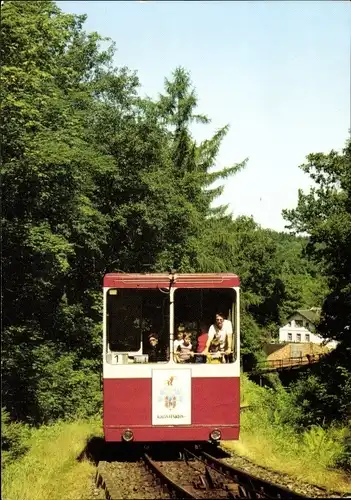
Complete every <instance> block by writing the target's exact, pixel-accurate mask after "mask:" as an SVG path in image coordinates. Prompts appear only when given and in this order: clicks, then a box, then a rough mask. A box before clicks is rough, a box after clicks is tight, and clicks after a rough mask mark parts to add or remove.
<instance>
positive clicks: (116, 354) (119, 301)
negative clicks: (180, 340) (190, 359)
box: [106, 289, 169, 364]
mask: <svg viewBox="0 0 351 500" xmlns="http://www.w3.org/2000/svg"><path fill="white" fill-rule="evenodd" d="M106 299H107V300H106V306H107V308H106V331H107V362H109V363H112V364H127V363H162V362H166V361H168V360H169V296H168V295H167V294H164V293H162V292H161V291H159V290H143V289H141V290H140V289H118V290H117V289H110V290H108V292H107V297H106Z"/></svg>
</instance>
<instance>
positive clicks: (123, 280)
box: [104, 273, 240, 288]
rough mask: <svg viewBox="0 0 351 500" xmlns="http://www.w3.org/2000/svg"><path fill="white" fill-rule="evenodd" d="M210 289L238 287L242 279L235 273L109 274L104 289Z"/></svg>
mask: <svg viewBox="0 0 351 500" xmlns="http://www.w3.org/2000/svg"><path fill="white" fill-rule="evenodd" d="M172 276H173V278H174V281H173V282H172V286H173V287H180V288H197V287H203V288H210V287H218V288H222V287H225V288H226V287H228V288H231V287H238V286H240V278H239V276H238V275H237V274H234V273H179V274H178V273H174V275H171V274H169V273H145V274H142V273H108V274H106V275H105V276H104V287H120V288H158V287H166V288H169V286H170V284H171V278H172Z"/></svg>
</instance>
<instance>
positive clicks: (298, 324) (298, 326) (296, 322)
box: [295, 319, 303, 328]
mask: <svg viewBox="0 0 351 500" xmlns="http://www.w3.org/2000/svg"><path fill="white" fill-rule="evenodd" d="M295 326H296V327H297V328H301V327H302V326H303V321H302V319H295Z"/></svg>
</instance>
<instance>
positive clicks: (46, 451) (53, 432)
mask: <svg viewBox="0 0 351 500" xmlns="http://www.w3.org/2000/svg"><path fill="white" fill-rule="evenodd" d="M100 435H102V424H101V419H95V420H90V421H86V420H77V421H75V422H58V423H56V424H54V425H51V426H43V427H41V428H39V429H35V430H33V431H32V433H31V436H30V438H29V443H28V444H29V451H28V452H27V453H26V454H25V455H24V456H23V457H21V458H20V459H18V460H16V461H15V462H14V463H11V464H9V465H8V466H7V467H6V468H5V470H4V471H3V475H2V492H3V498H6V500H63V499H65V500H79V499H86V498H90V497H91V490H90V487H91V486H90V485H91V478H92V477H93V476H94V474H95V467H94V465H93V464H92V463H90V462H88V461H87V460H83V461H81V462H78V461H77V457H78V456H79V454H80V453H81V452H82V451H83V449H84V447H85V445H86V443H87V440H88V439H89V437H91V436H100Z"/></svg>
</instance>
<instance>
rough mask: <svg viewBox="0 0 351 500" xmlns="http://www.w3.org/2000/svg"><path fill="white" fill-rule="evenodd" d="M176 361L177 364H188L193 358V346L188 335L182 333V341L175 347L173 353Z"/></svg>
mask: <svg viewBox="0 0 351 500" xmlns="http://www.w3.org/2000/svg"><path fill="white" fill-rule="evenodd" d="M175 357H176V361H177V362H178V363H190V362H191V360H192V358H193V357H194V353H193V346H192V344H191V336H190V333H186V332H184V335H183V340H182V342H181V344H179V346H178V347H177V351H176V353H175Z"/></svg>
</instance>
